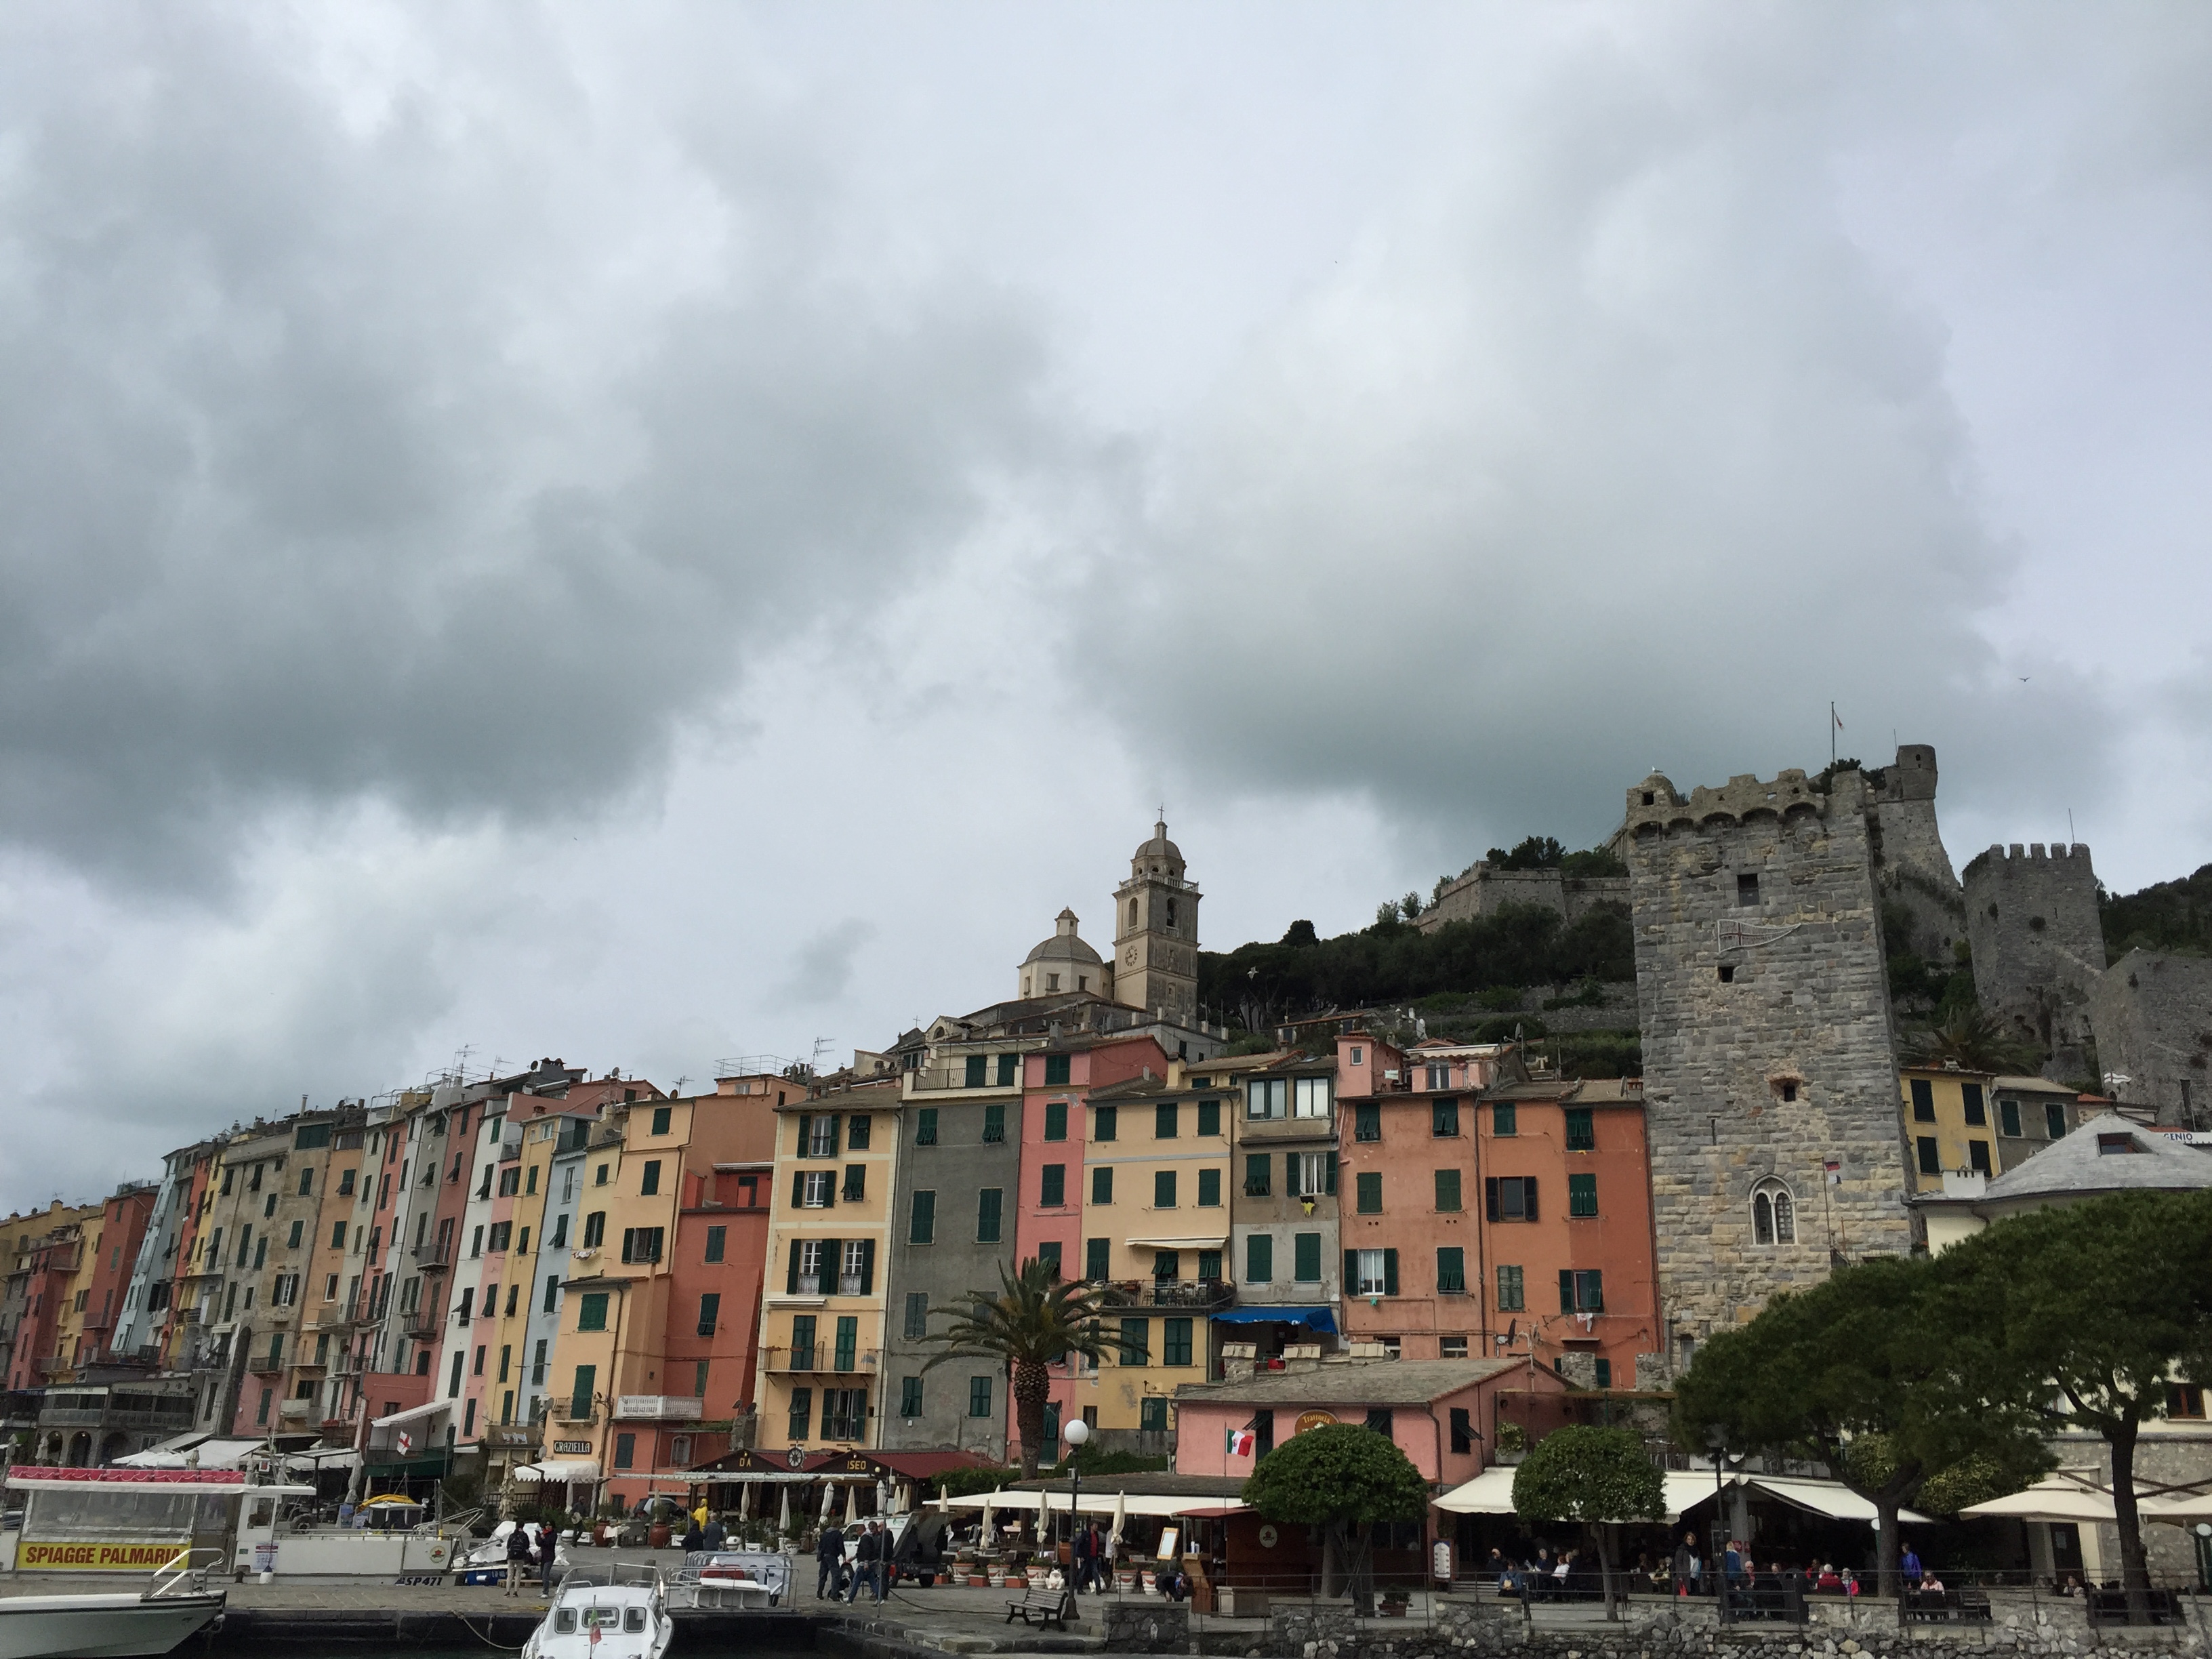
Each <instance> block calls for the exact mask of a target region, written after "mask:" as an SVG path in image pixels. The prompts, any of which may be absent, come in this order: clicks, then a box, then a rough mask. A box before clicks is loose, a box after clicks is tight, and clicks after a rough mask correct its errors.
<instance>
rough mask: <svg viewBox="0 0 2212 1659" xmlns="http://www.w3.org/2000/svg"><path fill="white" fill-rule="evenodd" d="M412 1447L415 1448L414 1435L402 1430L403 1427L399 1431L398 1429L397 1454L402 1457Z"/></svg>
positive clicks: (411, 1449)
mask: <svg viewBox="0 0 2212 1659" xmlns="http://www.w3.org/2000/svg"><path fill="white" fill-rule="evenodd" d="M414 1449H415V1437H414V1436H413V1435H411V1434H410V1433H408V1432H407V1431H406V1430H404V1429H402V1430H400V1431H399V1455H401V1456H402V1457H404V1456H406V1455H407V1454H408V1453H409V1452H411V1451H413V1450H414Z"/></svg>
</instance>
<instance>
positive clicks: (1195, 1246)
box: [1121, 1233, 1229, 1250]
mask: <svg viewBox="0 0 2212 1659" xmlns="http://www.w3.org/2000/svg"><path fill="white" fill-rule="evenodd" d="M1121 1242H1122V1243H1125V1244H1127V1245H1128V1246H1130V1247H1131V1248H1132V1249H1134V1248H1135V1247H1137V1246H1138V1245H1142V1246H1143V1247H1144V1248H1145V1249H1148V1250H1218V1249H1222V1248H1223V1247H1224V1246H1225V1245H1226V1244H1227V1243H1229V1236H1228V1235H1227V1234H1226V1233H1215V1234H1211V1235H1209V1236H1207V1237H1204V1238H1194V1237H1188V1236H1185V1237H1176V1238H1127V1239H1124V1240H1122V1241H1121Z"/></svg>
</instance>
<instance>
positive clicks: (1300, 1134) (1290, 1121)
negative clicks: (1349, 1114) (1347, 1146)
mask: <svg viewBox="0 0 2212 1659" xmlns="http://www.w3.org/2000/svg"><path fill="white" fill-rule="evenodd" d="M1334 1139H1336V1118H1335V1115H1334V1114H1333V1113H1332V1114H1330V1115H1328V1116H1326V1117H1248V1118H1243V1119H1240V1120H1239V1121H1238V1122H1237V1140H1238V1141H1239V1142H1240V1143H1241V1144H1243V1145H1245V1146H1257V1145H1261V1144H1262V1143H1264V1144H1266V1145H1268V1146H1273V1144H1274V1143H1275V1142H1277V1141H1279V1140H1334Z"/></svg>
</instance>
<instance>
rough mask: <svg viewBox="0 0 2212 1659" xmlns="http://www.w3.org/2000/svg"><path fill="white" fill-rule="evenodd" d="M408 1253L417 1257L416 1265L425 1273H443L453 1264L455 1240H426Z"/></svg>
mask: <svg viewBox="0 0 2212 1659" xmlns="http://www.w3.org/2000/svg"><path fill="white" fill-rule="evenodd" d="M408 1255H411V1256H413V1257H414V1258H415V1265H416V1267H420V1268H421V1269H422V1271H423V1272H424V1273H444V1272H445V1271H446V1270H447V1268H449V1267H452V1266H453V1240H452V1239H450V1238H448V1239H442V1240H440V1239H430V1240H426V1241H425V1242H424V1243H420V1244H417V1245H416V1246H414V1247H413V1248H412V1249H410V1250H409V1251H408Z"/></svg>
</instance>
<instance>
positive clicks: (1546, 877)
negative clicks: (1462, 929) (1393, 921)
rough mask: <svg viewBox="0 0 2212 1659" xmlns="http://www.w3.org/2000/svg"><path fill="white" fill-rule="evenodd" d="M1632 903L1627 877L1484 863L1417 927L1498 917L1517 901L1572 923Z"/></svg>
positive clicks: (1470, 869) (1448, 890) (1462, 878)
mask: <svg viewBox="0 0 2212 1659" xmlns="http://www.w3.org/2000/svg"><path fill="white" fill-rule="evenodd" d="M1627 902H1628V882H1627V879H1626V878H1625V877H1621V876H1577V877H1576V878H1574V879H1573V880H1571V881H1570V880H1568V879H1567V878H1565V877H1564V876H1562V875H1561V874H1560V873H1559V872H1558V871H1557V870H1499V869H1494V868H1492V866H1491V865H1489V864H1488V863H1487V862H1484V863H1480V864H1472V865H1469V866H1468V867H1467V869H1466V870H1464V871H1463V872H1461V875H1460V878H1459V879H1458V880H1457V881H1455V882H1453V883H1452V884H1450V885H1449V887H1447V888H1445V889H1444V890H1443V891H1442V892H1441V893H1438V894H1437V896H1436V900H1435V902H1433V903H1432V904H1431V905H1430V907H1429V908H1427V909H1425V910H1424V911H1423V912H1421V914H1420V915H1419V918H1418V919H1417V920H1416V921H1414V923H1413V926H1415V927H1418V928H1419V929H1420V930H1421V931H1422V932H1423V933H1434V932H1436V930H1437V928H1439V927H1443V925H1444V924H1445V923H1446V922H1448V921H1474V920H1475V919H1476V918H1477V917H1479V916H1491V915H1497V914H1498V912H1499V911H1500V910H1503V909H1504V908H1506V907H1507V906H1508V905H1514V904H1523V905H1534V906H1537V907H1538V908H1541V909H1546V910H1549V911H1551V912H1553V914H1554V915H1559V916H1561V917H1564V918H1565V920H1566V921H1576V920H1577V919H1578V918H1579V917H1581V916H1583V915H1586V914H1587V913H1588V912H1589V911H1590V910H1592V909H1594V908H1596V907H1597V906H1598V905H1600V904H1606V903H1612V904H1626V903H1627Z"/></svg>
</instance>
